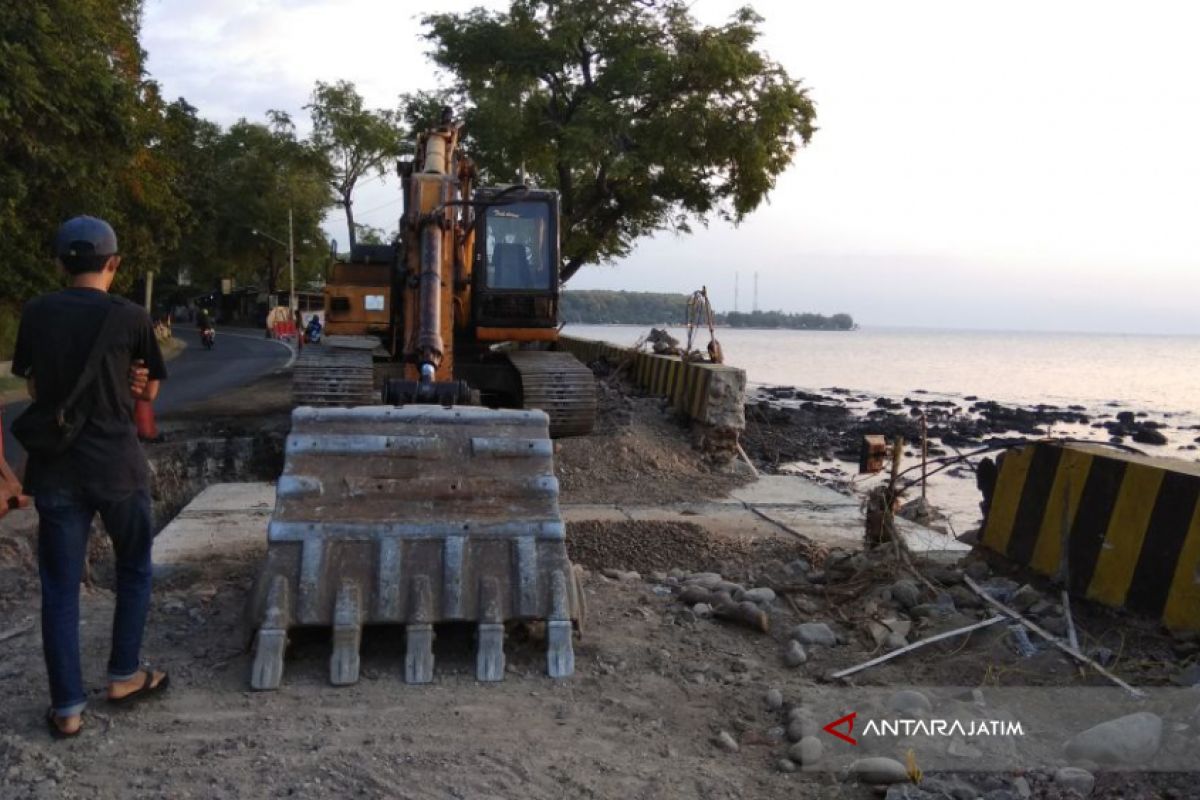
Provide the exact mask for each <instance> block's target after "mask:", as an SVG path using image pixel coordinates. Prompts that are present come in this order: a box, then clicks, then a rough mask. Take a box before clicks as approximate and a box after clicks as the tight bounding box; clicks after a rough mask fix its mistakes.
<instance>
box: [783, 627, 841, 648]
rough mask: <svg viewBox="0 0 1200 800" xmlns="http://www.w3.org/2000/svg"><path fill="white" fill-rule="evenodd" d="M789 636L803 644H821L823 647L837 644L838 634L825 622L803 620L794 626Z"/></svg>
mask: <svg viewBox="0 0 1200 800" xmlns="http://www.w3.org/2000/svg"><path fill="white" fill-rule="evenodd" d="M789 636H791V638H792V639H795V640H796V641H797V642H799V643H800V644H802V645H819V646H821V647H834V646H835V645H837V634H835V633H834V632H833V629H832V628H830V627H829V626H828V625H826V624H825V623H824V622H802V623H800V624H799V625H797V626H796V627H794V628H792V631H791V633H790V634H789Z"/></svg>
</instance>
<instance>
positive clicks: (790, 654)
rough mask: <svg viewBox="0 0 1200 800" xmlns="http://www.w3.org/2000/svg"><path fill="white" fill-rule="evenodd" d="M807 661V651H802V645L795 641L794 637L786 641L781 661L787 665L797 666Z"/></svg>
mask: <svg viewBox="0 0 1200 800" xmlns="http://www.w3.org/2000/svg"><path fill="white" fill-rule="evenodd" d="M805 661H808V653H806V652H804V645H802V644H800V643H799V642H797V641H796V640H795V639H792V640H790V641H789V642H788V643H787V650H785V651H784V652H783V663H784V664H787V665H788V666H789V667H798V666H800V665H801V664H803V663H804V662H805Z"/></svg>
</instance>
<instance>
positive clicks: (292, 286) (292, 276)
mask: <svg viewBox="0 0 1200 800" xmlns="http://www.w3.org/2000/svg"><path fill="white" fill-rule="evenodd" d="M250 232H251V233H252V234H254V235H255V236H261V237H263V238H264V239H270V240H271V241H272V242H275V244H277V245H280V246H281V247H286V248H287V251H288V288H289V290H290V291H289V295H288V299H289V305H288V310H289V311H291V312H292V313H293V314H295V313H296V247H295V244H294V242H295V239H294V237H293V234H292V210H291V209H290V208H289V209H288V240H287V242H286V243H285V242H281V241H279V240H278V239H276V238H275V237H274V236H272V235H271V234H269V233H263V232H262V231H260V230H259V229H258V228H251V229H250Z"/></svg>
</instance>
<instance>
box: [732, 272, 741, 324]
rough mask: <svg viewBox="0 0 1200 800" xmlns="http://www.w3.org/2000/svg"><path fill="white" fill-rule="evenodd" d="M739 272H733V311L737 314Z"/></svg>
mask: <svg viewBox="0 0 1200 800" xmlns="http://www.w3.org/2000/svg"><path fill="white" fill-rule="evenodd" d="M739 275H741V273H739V272H735V273H733V311H734V313H735V314H736V313H737V310H738V276H739Z"/></svg>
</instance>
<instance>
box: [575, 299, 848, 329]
mask: <svg viewBox="0 0 1200 800" xmlns="http://www.w3.org/2000/svg"><path fill="white" fill-rule="evenodd" d="M687 305H688V295H686V294H673V293H667V292H613V291H608V290H605V289H572V290H568V291H564V292H563V293H562V300H561V302H560V304H559V316H560V317H561V319H562V321H563V322H568V323H570V322H576V323H582V324H592V325H621V324H623V325H684V324H686V323H687ZM714 319H715V321H716V323H717V324H718V325H724V326H728V327H730V328H791V329H795V330H813V331H818V330H819V331H848V330H853V329H854V319H853V318H852V317H851V316H850V315H849V314H833V315H832V316H825V315H823V314H812V313H801V314H791V313H787V312H784V311H751V312H738V311H730V312H726V313H718V314H715V315H714Z"/></svg>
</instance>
